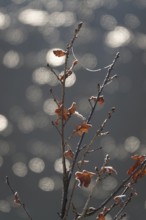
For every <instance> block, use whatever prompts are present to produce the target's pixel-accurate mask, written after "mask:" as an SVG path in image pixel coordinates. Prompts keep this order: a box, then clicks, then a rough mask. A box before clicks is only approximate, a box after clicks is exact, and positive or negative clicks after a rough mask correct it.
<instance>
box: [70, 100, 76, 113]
mask: <svg viewBox="0 0 146 220" xmlns="http://www.w3.org/2000/svg"><path fill="white" fill-rule="evenodd" d="M76 106H77V105H76V103H75V102H73V103H72V105H71V106H70V108H68V112H69V114H70V115H72V114H74V113H75V111H76Z"/></svg>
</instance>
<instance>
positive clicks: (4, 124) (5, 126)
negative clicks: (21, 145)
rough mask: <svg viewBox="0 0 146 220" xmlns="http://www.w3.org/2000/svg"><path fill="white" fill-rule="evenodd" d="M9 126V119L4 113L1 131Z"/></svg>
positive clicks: (1, 116)
mask: <svg viewBox="0 0 146 220" xmlns="http://www.w3.org/2000/svg"><path fill="white" fill-rule="evenodd" d="M7 126H8V120H7V118H6V117H5V116H4V115H1V114H0V132H2V131H4V130H5V129H6V128H7Z"/></svg>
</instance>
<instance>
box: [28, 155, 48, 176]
mask: <svg viewBox="0 0 146 220" xmlns="http://www.w3.org/2000/svg"><path fill="white" fill-rule="evenodd" d="M28 166H29V168H30V170H31V171H33V172H34V173H41V172H42V171H43V170H44V169H45V163H44V161H43V160H42V159H41V158H38V157H35V158H32V159H31V160H30V161H29V163H28Z"/></svg>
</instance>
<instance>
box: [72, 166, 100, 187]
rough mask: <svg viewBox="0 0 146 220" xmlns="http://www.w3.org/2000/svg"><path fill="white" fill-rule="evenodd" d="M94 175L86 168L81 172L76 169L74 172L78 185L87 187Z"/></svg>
mask: <svg viewBox="0 0 146 220" xmlns="http://www.w3.org/2000/svg"><path fill="white" fill-rule="evenodd" d="M95 175H96V174H95V173H92V172H89V171H87V170H83V171H82V172H80V171H77V172H76V173H75V179H76V180H77V181H78V182H79V184H78V186H79V187H81V186H82V185H83V186H84V187H88V186H89V184H90V182H91V178H92V177H93V176H95Z"/></svg>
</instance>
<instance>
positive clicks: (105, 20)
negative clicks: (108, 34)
mask: <svg viewBox="0 0 146 220" xmlns="http://www.w3.org/2000/svg"><path fill="white" fill-rule="evenodd" d="M100 24H101V26H102V27H103V28H104V29H106V30H109V31H111V30H113V29H114V28H115V27H116V25H117V21H116V19H115V17H113V16H112V15H107V14H106V15H103V16H101V19H100Z"/></svg>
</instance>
